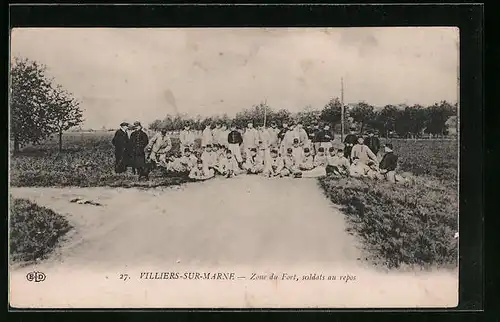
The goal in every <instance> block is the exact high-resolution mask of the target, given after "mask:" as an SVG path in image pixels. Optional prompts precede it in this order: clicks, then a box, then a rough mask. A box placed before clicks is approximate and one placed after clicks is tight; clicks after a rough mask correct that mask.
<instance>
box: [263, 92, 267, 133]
mask: <svg viewBox="0 0 500 322" xmlns="http://www.w3.org/2000/svg"><path fill="white" fill-rule="evenodd" d="M266 119H267V99H266V100H265V101H264V128H265V127H266Z"/></svg>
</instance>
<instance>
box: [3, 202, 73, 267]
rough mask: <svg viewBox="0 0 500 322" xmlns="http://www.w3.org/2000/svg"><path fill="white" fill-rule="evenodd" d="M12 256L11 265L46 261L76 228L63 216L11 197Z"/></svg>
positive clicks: (10, 241) (10, 239) (10, 240)
mask: <svg viewBox="0 0 500 322" xmlns="http://www.w3.org/2000/svg"><path fill="white" fill-rule="evenodd" d="M9 223H10V227H9V229H10V230H9V232H10V238H9V243H10V244H9V246H10V256H11V261H12V262H28V263H29V262H34V261H37V260H40V259H44V258H46V257H47V256H48V255H49V254H50V253H51V252H52V251H53V250H54V249H55V248H56V247H57V245H58V243H59V242H60V240H61V238H62V237H63V236H64V235H66V234H67V233H68V232H69V231H70V230H71V229H73V227H72V226H71V224H70V223H69V222H68V221H67V220H66V218H64V217H63V216H61V215H59V214H57V213H55V212H54V211H52V210H51V209H48V208H45V207H40V206H38V205H37V204H35V203H33V202H31V201H29V200H27V199H16V198H12V197H11V203H10V221H9Z"/></svg>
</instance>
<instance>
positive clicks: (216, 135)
mask: <svg viewBox="0 0 500 322" xmlns="http://www.w3.org/2000/svg"><path fill="white" fill-rule="evenodd" d="M220 131H221V123H217V124H215V128H214V129H213V130H212V137H213V140H214V142H213V143H215V144H220V143H219V135H220Z"/></svg>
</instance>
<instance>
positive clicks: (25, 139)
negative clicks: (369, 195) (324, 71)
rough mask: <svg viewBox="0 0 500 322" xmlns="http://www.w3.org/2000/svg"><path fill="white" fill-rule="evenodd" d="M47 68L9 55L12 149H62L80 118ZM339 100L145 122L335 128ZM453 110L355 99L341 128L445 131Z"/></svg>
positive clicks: (76, 104) (156, 125)
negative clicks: (54, 142) (45, 145)
mask: <svg viewBox="0 0 500 322" xmlns="http://www.w3.org/2000/svg"><path fill="white" fill-rule="evenodd" d="M46 70H47V67H46V66H45V65H43V64H39V63H38V62H36V61H33V60H29V59H23V58H17V57H16V58H14V62H13V63H12V66H11V73H10V124H9V126H10V139H11V141H12V142H13V147H14V153H17V152H19V150H20V148H21V147H22V146H24V145H26V144H30V143H32V144H37V143H40V142H42V141H43V140H44V139H46V138H48V137H49V136H51V135H53V134H56V135H57V136H58V138H59V151H61V150H62V136H63V133H64V132H65V131H68V130H70V129H73V128H75V127H77V126H79V125H80V124H82V123H83V121H84V118H83V111H82V109H81V107H80V102H78V101H77V100H76V99H75V98H74V97H73V95H72V94H71V93H69V92H68V91H67V90H65V89H64V88H63V87H62V86H60V85H58V84H56V83H55V82H54V80H53V79H51V78H49V77H48V76H47V75H46ZM341 107H342V104H341V102H340V100H339V99H338V98H337V97H334V98H332V99H330V101H329V102H327V103H326V104H325V106H324V107H323V108H322V109H315V108H313V107H312V106H306V107H305V108H304V109H303V110H302V111H300V112H298V113H291V112H290V111H288V110H286V109H279V110H275V109H273V108H272V107H271V106H269V105H267V104H266V103H260V104H256V105H254V106H252V107H249V108H247V109H244V110H242V111H239V112H238V113H237V114H236V115H235V116H234V117H229V116H228V115H227V114H224V115H214V116H210V117H201V116H199V115H198V116H196V117H190V116H188V115H166V116H165V117H164V118H163V119H158V120H155V121H154V122H152V123H151V124H149V129H151V130H158V129H159V128H160V126H165V127H166V128H167V130H169V131H176V130H180V129H182V128H183V127H184V126H185V125H190V126H191V127H192V128H194V129H196V130H202V129H203V128H205V126H206V125H208V124H214V125H215V124H218V123H219V124H226V125H227V126H229V125H231V124H235V125H236V126H238V127H240V128H243V127H245V126H246V125H247V123H248V122H250V121H252V122H253V123H254V124H255V125H256V126H259V125H263V124H264V118H265V123H266V124H267V125H269V124H271V123H273V122H274V123H276V124H277V125H278V126H281V125H282V124H283V123H285V122H291V121H295V122H297V121H298V122H302V123H303V124H304V126H306V127H309V126H313V125H314V124H319V125H324V124H328V125H330V126H331V127H333V128H336V129H337V128H338V126H339V124H340V121H341ZM455 115H457V104H450V103H448V102H446V101H441V102H439V103H435V104H433V105H431V106H426V107H424V106H421V105H412V106H395V105H386V106H385V107H383V108H382V109H375V108H374V106H372V105H370V104H368V103H366V102H359V103H357V104H354V105H353V106H346V107H345V119H344V120H345V125H346V129H349V127H351V126H356V128H357V131H359V132H363V131H364V130H366V129H375V130H378V131H379V132H380V133H381V134H382V135H387V134H388V133H397V134H398V135H400V136H407V135H408V134H411V135H420V134H422V133H424V132H425V133H430V134H437V135H446V134H447V121H448V119H449V118H450V117H451V116H455Z"/></svg>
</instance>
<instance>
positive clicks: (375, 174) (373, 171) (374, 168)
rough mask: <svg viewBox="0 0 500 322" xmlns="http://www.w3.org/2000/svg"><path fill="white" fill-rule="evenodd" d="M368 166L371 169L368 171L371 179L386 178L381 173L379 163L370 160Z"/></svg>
mask: <svg viewBox="0 0 500 322" xmlns="http://www.w3.org/2000/svg"><path fill="white" fill-rule="evenodd" d="M366 165H367V166H368V168H370V170H368V173H367V176H368V178H370V179H377V180H378V179H384V176H383V175H382V174H381V173H380V169H379V168H378V165H377V164H376V163H375V162H373V161H371V160H370V161H368V162H367V164H366Z"/></svg>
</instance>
